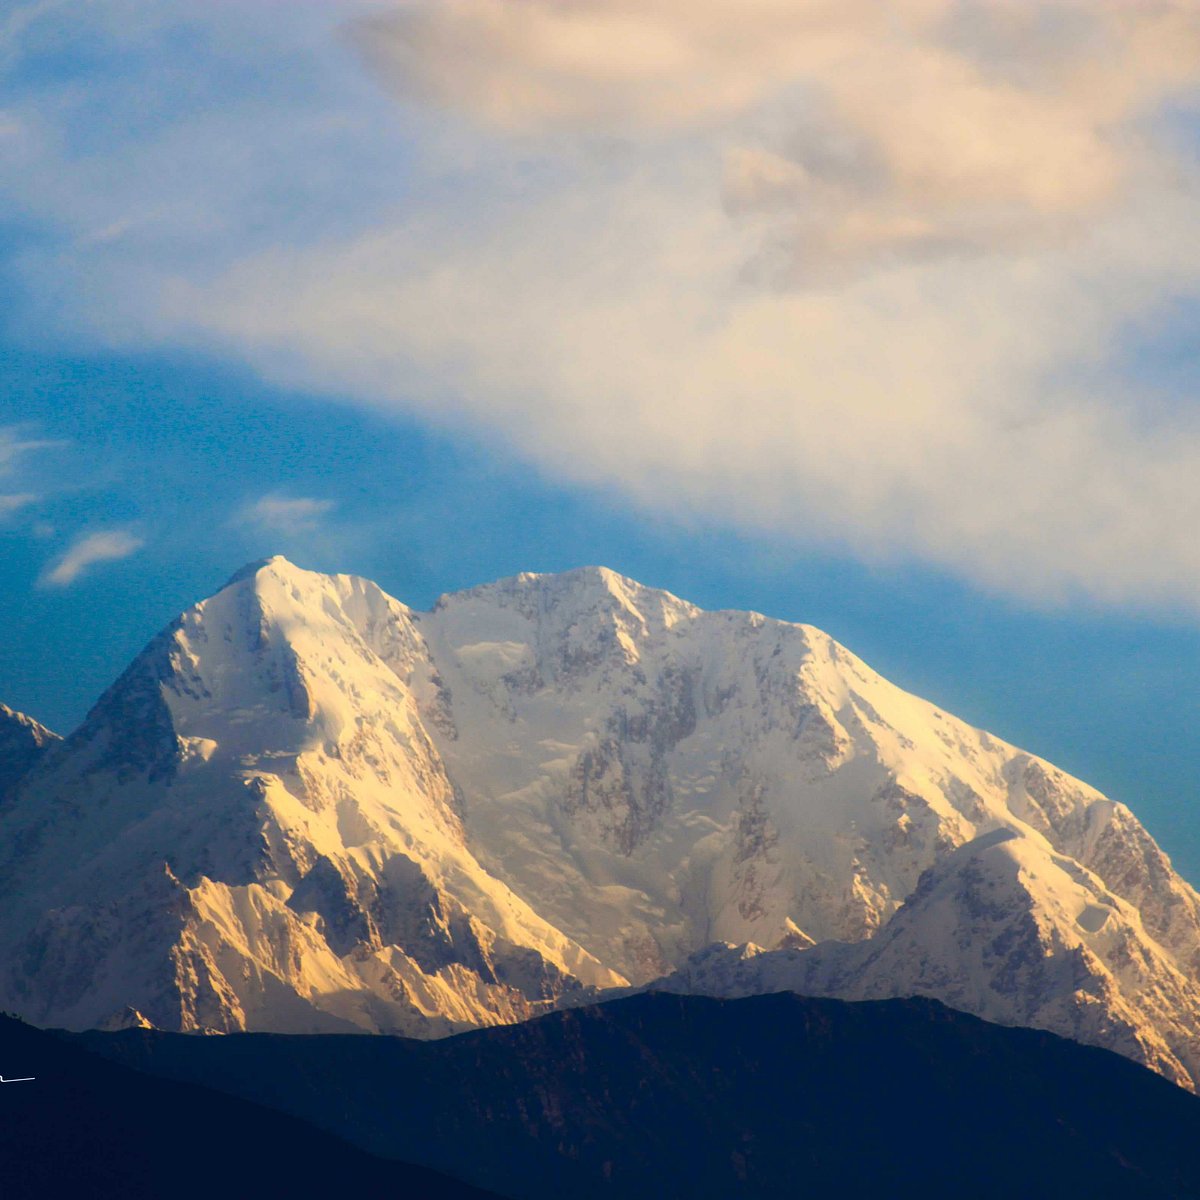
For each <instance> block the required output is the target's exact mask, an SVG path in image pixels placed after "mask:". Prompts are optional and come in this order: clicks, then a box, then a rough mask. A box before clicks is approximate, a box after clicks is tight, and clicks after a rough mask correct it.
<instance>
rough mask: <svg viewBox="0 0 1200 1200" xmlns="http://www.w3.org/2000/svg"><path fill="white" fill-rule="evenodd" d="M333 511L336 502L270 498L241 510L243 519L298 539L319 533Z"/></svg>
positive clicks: (272, 496) (304, 497)
mask: <svg viewBox="0 0 1200 1200" xmlns="http://www.w3.org/2000/svg"><path fill="white" fill-rule="evenodd" d="M333 508H334V503H333V501H332V500H315V499H313V498H312V497H309V496H295V497H291V496H280V495H277V494H270V495H266V496H262V497H260V498H259V499H258V500H255V501H254V502H253V503H251V504H247V505H246V506H245V508H243V509H242V510H241V512H240V514H239V519H240V520H241V521H244V522H249V523H251V524H254V525H257V526H258V527H259V528H260V529H264V530H267V531H270V532H274V533H280V534H284V535H286V536H294V535H296V534H300V533H310V532H312V531H314V530H316V529H317V528H318V526H319V525H320V523H321V518H322V517H324V516H325V515H326V514H327V513H329V512H331V511H332V510H333Z"/></svg>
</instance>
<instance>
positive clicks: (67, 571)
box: [39, 529, 145, 587]
mask: <svg viewBox="0 0 1200 1200" xmlns="http://www.w3.org/2000/svg"><path fill="white" fill-rule="evenodd" d="M144 545H145V542H144V541H143V540H142V539H141V538H139V537H135V536H134V535H133V534H132V533H130V532H129V531H128V530H127V529H109V530H105V531H103V532H101V533H90V534H87V535H86V536H84V537H81V538H79V539H78V540H77V541H76V542H74V543H73V544H72V546H71V547H70V549H68V550H67V552H66V553H65V554H64V555H63V556H62V557H61V558H59V559H58V560H57V561H56V562H54V563H53V564H51V566H49V567H48V568H47V569H46V571H45V572H44V573H43V574H42V577H41V579H40V580H39V582H40V583H41V584H42V586H43V587H67V586H69V585H70V584H72V583H74V582H75V581H76V580H77V579H79V578H80V577H81V576H82V575H83V574H84V573H85V572H86V571H88V570H90V569H91V568H92V567H94V566H95V565H96V564H97V563H103V562H115V561H117V560H118V559H122V558H128V557H129V556H130V555H131V554H136V553H137V551H139V550H140V549H141V548H142V546H144Z"/></svg>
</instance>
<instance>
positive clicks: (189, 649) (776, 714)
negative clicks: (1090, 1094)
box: [0, 559, 1200, 1082]
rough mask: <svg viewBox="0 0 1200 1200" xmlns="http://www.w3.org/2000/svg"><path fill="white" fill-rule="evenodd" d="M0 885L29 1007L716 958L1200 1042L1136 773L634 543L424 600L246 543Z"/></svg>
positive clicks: (1083, 1032)
mask: <svg viewBox="0 0 1200 1200" xmlns="http://www.w3.org/2000/svg"><path fill="white" fill-rule="evenodd" d="M1010 835H1011V836H1010ZM981 838H982V839H983V840H982V841H980V840H979V839H981ZM964 847H966V849H963V848H964ZM1047 881H1050V882H1047ZM906 901H907V903H906ZM0 902H2V904H3V913H4V916H3V917H2V918H0V962H2V963H3V964H4V965H3V967H2V968H0V1007H6V1008H11V1009H14V1010H16V1011H18V1012H20V1013H22V1014H23V1015H26V1016H28V1017H30V1018H31V1019H33V1020H34V1021H40V1022H45V1023H56V1024H66V1025H69V1026H75V1027H80V1026H85V1025H93V1024H97V1023H99V1022H101V1021H104V1020H106V1019H108V1018H110V1017H111V1016H112V1015H113V1014H114V1013H121V1012H124V1011H125V1010H126V1009H127V1008H129V1007H133V1008H136V1010H137V1011H138V1012H139V1013H140V1014H143V1015H144V1017H145V1019H147V1020H149V1021H151V1022H152V1023H153V1024H155V1025H157V1026H160V1027H163V1028H168V1029H180V1028H182V1029H193V1028H200V1027H211V1028H218V1029H240V1028H259V1029H275V1030H291V1029H294V1030H310V1029H335V1028H336V1029H345V1028H359V1029H368V1030H395V1031H400V1032H406V1033H420V1034H427V1035H437V1034H440V1033H445V1032H450V1031H452V1030H454V1029H459V1028H463V1027H465V1026H468V1025H471V1024H484V1023H491V1022H499V1021H511V1020H519V1019H522V1018H524V1017H526V1016H529V1015H531V1014H533V1013H536V1012H538V1011H542V1010H543V1009H544V1008H546V1007H548V1006H551V1005H554V1004H561V1003H567V1002H573V1001H574V1000H577V999H579V998H580V997H582V996H586V995H590V994H592V992H591V991H590V989H596V988H604V987H611V986H620V985H622V984H624V983H626V982H629V983H632V984H638V985H641V984H646V983H648V982H650V981H651V980H653V979H655V978H656V977H658V976H662V975H664V974H667V973H669V972H671V971H673V970H676V969H678V968H681V967H682V968H685V973H684V974H683V975H682V976H679V977H677V978H676V981H675V985H677V986H689V985H694V986H696V987H697V988H701V989H703V988H708V989H710V990H719V988H720V987H722V986H726V984H725V983H723V982H721V981H720V980H718V979H717V976H718V975H719V976H721V978H722V979H724V978H725V976H728V977H729V978H728V986H729V987H733V988H737V989H740V990H757V989H761V988H765V987H768V986H788V987H792V986H794V987H798V988H803V989H806V990H814V991H824V992H826V993H828V994H831V995H859V994H861V995H871V996H884V995H903V994H908V993H909V992H920V993H924V994H929V995H933V996H936V997H939V998H941V999H943V1000H945V1001H947V1002H948V1003H951V1004H958V1005H959V1006H960V1007H963V1008H967V1009H969V1010H970V1011H974V1012H978V1013H980V1015H983V1016H986V1017H990V1018H991V1019H993V1020H1000V1021H1008V1022H1010V1023H1030V1024H1038V1025H1042V1026H1044V1027H1046V1028H1051V1029H1054V1030H1056V1031H1058V1032H1063V1033H1067V1034H1069V1035H1071V1036H1075V1037H1079V1038H1081V1039H1083V1040H1090V1041H1097V1042H1100V1043H1101V1044H1104V1045H1110V1046H1112V1047H1113V1048H1115V1049H1120V1050H1122V1051H1123V1052H1124V1053H1127V1054H1129V1055H1131V1056H1132V1057H1136V1058H1139V1059H1140V1060H1142V1061H1146V1062H1150V1063H1151V1064H1152V1065H1154V1066H1156V1067H1158V1068H1159V1069H1160V1070H1163V1071H1164V1072H1165V1073H1167V1074H1169V1075H1171V1076H1172V1077H1173V1078H1177V1079H1180V1080H1181V1081H1185V1082H1186V1081H1187V1080H1189V1079H1192V1078H1195V1076H1196V1074H1197V1073H1198V1072H1200V1054H1198V1052H1197V1050H1196V1045H1195V1032H1196V1030H1197V1029H1198V1028H1200V991H1198V989H1197V986H1196V971H1197V963H1198V962H1200V899H1198V898H1197V896H1196V894H1195V893H1194V892H1193V891H1192V890H1191V888H1189V887H1188V886H1187V884H1186V883H1184V882H1183V881H1182V880H1181V879H1179V877H1178V876H1177V875H1175V874H1174V872H1173V871H1172V870H1171V867H1170V864H1169V862H1168V861H1167V859H1166V858H1165V856H1163V855H1162V853H1161V851H1159V850H1158V848H1157V847H1156V846H1155V845H1154V843H1153V841H1152V840H1151V839H1150V838H1149V836H1148V835H1147V834H1146V833H1145V831H1144V830H1143V829H1142V828H1141V826H1140V825H1139V824H1138V823H1137V821H1136V820H1135V818H1134V817H1133V816H1132V814H1130V813H1129V811H1128V810H1127V809H1125V808H1124V807H1122V806H1121V805H1119V804H1115V803H1114V802H1112V801H1110V800H1107V799H1105V798H1104V797H1103V796H1101V795H1099V794H1098V793H1097V792H1095V791H1093V790H1092V789H1091V788H1088V787H1087V786H1086V785H1085V784H1082V783H1079V782H1078V781H1076V780H1073V779H1071V778H1069V777H1068V776H1066V775H1064V774H1063V773H1062V772H1059V771H1057V770H1056V769H1055V768H1054V767H1052V766H1050V765H1049V764H1047V763H1045V762H1042V761H1041V760H1039V759H1036V758H1033V757H1032V756H1030V755H1028V754H1025V753H1023V752H1022V751H1019V750H1017V749H1015V748H1013V747H1011V746H1008V745H1006V744H1005V743H1003V742H1000V741H999V740H997V739H995V738H993V737H991V736H989V735H988V734H986V733H982V732H981V731H979V730H975V729H972V728H970V727H968V726H966V725H964V724H963V723H962V722H960V721H957V720H955V719H954V718H953V717H950V716H949V715H947V714H945V713H942V712H940V711H938V710H937V709H936V708H934V707H933V706H932V705H930V704H927V703H925V702H924V701H921V700H919V699H917V698H915V697H913V696H910V695H908V694H906V693H904V692H902V691H900V690H899V689H898V688H896V687H894V686H893V685H891V684H889V683H888V682H887V681H885V680H883V679H881V678H880V677H879V676H878V675H876V674H875V673H874V672H872V671H871V670H870V669H869V668H868V667H866V666H865V665H864V664H863V663H862V662H860V661H859V660H858V659H856V658H855V657H854V656H853V655H851V654H850V653H849V652H848V651H846V650H845V649H843V648H842V647H841V646H839V645H837V644H836V643H835V642H833V641H832V640H831V639H829V638H828V637H827V636H825V635H824V634H822V633H820V632H819V631H818V630H815V629H812V628H810V627H807V626H797V625H789V624H785V623H783V622H778V621H770V620H767V619H765V618H763V617H761V616H758V615H757V614H753V613H733V612H717V613H707V612H702V611H701V610H699V609H697V608H695V607H694V606H692V605H689V604H687V603H685V602H683V601H681V600H678V599H676V598H675V597H673V596H670V595H668V594H667V593H664V592H658V591H653V590H651V589H648V588H643V587H641V586H640V585H638V584H636V583H633V582H632V581H630V580H627V579H623V578H621V577H619V576H617V575H614V574H613V573H612V572H609V571H605V570H603V569H585V570H580V571H572V572H568V573H566V574H564V575H560V576H535V575H521V576H517V577H515V578H513V579H509V580H504V581H502V582H500V583H497V584H492V585H489V586H486V587H481V588H476V589H472V590H470V591H467V592H462V593H458V594H456V595H453V596H448V597H444V598H443V599H442V600H441V601H439V603H438V605H437V606H436V607H435V609H434V610H433V611H432V612H430V613H416V612H413V611H411V610H409V609H408V608H406V607H405V606H404V605H403V604H401V603H399V602H398V601H396V600H393V599H392V598H391V597H389V596H387V595H386V594H384V593H383V592H382V591H380V589H379V588H377V587H376V586H375V585H374V584H371V583H368V582H366V581H364V580H361V579H355V578H351V577H347V576H322V575H316V574H312V573H310V572H306V571H301V570H298V569H297V568H295V567H293V566H292V565H291V564H289V563H286V562H285V561H283V560H281V559H273V560H271V561H270V562H268V563H265V564H258V565H256V566H255V567H252V568H248V569H247V570H246V571H244V572H241V573H239V575H238V576H236V577H235V578H234V580H233V581H231V583H230V584H229V585H228V586H227V587H226V588H225V589H223V590H222V591H221V592H220V593H218V594H217V595H216V596H214V597H213V598H212V599H210V600H207V601H204V602H203V603H202V604H200V605H197V606H196V607H195V608H193V609H191V610H190V611H189V612H187V613H185V614H183V616H182V617H180V618H179V619H178V620H177V621H176V622H175V623H174V624H173V625H172V626H171V627H170V628H168V629H167V630H166V631H165V632H164V633H163V634H162V635H160V637H159V638H157V639H155V641H154V642H153V643H152V644H151V645H150V647H148V649H147V651H146V652H145V653H144V654H143V655H142V656H140V657H139V659H138V660H136V661H135V662H134V664H132V665H131V667H130V668H129V670H128V671H127V672H126V673H125V675H124V676H122V678H121V679H120V680H119V681H118V682H117V684H115V685H114V687H113V688H112V689H111V690H110V692H109V693H108V694H107V695H106V696H105V697H104V698H102V700H101V701H100V702H99V704H98V705H97V706H96V708H95V710H94V711H93V713H92V714H91V715H90V716H89V718H88V720H87V721H86V722H85V724H84V726H83V727H82V728H81V729H80V730H79V731H78V732H77V733H76V734H75V735H73V736H72V737H71V738H70V739H68V741H67V742H66V743H65V744H64V745H63V746H62V747H61V748H60V750H58V751H56V752H55V753H54V754H53V755H50V756H47V757H45V758H44V759H43V760H42V761H41V762H40V763H39V764H38V765H36V766H35V767H34V769H33V770H32V771H31V772H30V773H29V774H28V776H27V778H26V782H25V784H24V785H23V787H22V789H21V792H20V795H19V797H18V798H17V799H16V800H15V801H14V802H13V803H11V804H10V805H9V806H8V808H7V809H6V810H4V811H3V812H0ZM902 904H903V905H904V907H903V908H901V905H902ZM831 940H833V941H837V942H841V943H851V944H852V945H850V946H849V948H847V947H846V946H830V945H818V946H817V947H816V948H813V949H804V947H808V946H811V944H812V943H813V942H814V941H815V942H818V943H828V942H830V941H831ZM714 942H717V943H733V944H753V945H754V946H755V947H758V946H765V947H779V948H780V949H779V950H778V952H777V955H776V956H775V957H774V958H772V956H769V955H760V954H755V955H753V956H752V957H753V963H751V957H750V956H749V955H748V953H741V952H739V953H737V954H734V953H733V952H731V951H727V950H724V949H717V950H713V951H710V952H709V953H708V954H707V955H705V954H704V953H703V951H704V948H705V947H706V946H709V945H710V944H711V943H714ZM697 954H700V956H701V957H700V958H699V959H695V958H693V956H695V955H697ZM735 960H736V962H741V963H743V965H742V966H738V967H737V968H736V969H734V967H732V966H730V965H729V964H730V963H731V962H733V961H735ZM767 961H771V962H773V963H777V964H778V965H775V966H772V967H771V968H770V971H771V972H776V974H769V973H765V974H763V976H762V979H761V980H760V981H759V982H758V983H755V982H754V979H753V971H751V965H753V964H759V963H760V962H761V963H762V964H765V963H766V962H767ZM706 964H707V965H706ZM722 964H724V965H722ZM746 964H750V965H746ZM718 968H720V969H719V970H718ZM758 969H759V967H758V966H755V967H754V970H758ZM705 970H708V972H709V974H708V975H707V976H706V975H705V974H704V971H705ZM764 970H765V968H764ZM714 972H715V974H714ZM689 980H690V981H691V984H689ZM780 981H782V982H780Z"/></svg>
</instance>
